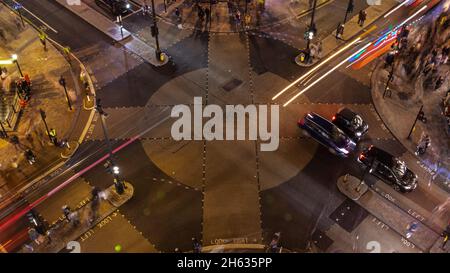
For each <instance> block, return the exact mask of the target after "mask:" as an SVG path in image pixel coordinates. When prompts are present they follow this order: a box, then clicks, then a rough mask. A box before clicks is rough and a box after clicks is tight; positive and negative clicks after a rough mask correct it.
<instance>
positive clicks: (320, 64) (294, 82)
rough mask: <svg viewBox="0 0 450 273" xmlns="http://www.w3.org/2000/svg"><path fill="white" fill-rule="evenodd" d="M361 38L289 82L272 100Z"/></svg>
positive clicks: (357, 39)
mask: <svg viewBox="0 0 450 273" xmlns="http://www.w3.org/2000/svg"><path fill="white" fill-rule="evenodd" d="M360 40H361V37H358V38H356V39H355V40H353V41H352V42H351V43H349V44H348V45H346V46H344V47H343V48H341V49H340V50H339V51H337V52H336V53H334V54H333V55H331V56H330V57H328V58H326V59H325V60H324V61H322V62H321V63H319V64H318V65H316V66H315V67H314V68H313V69H311V70H309V71H308V72H306V73H305V74H303V75H302V76H301V77H300V78H298V79H297V80H295V81H293V82H292V83H291V84H289V85H288V86H286V87H285V88H284V89H283V90H281V91H280V92H279V93H278V94H276V95H275V96H274V97H273V98H272V100H275V99H276V98H278V97H279V96H281V95H282V94H283V93H284V92H286V91H287V90H289V89H290V88H291V87H293V86H294V85H296V84H297V83H298V82H300V81H301V80H303V79H304V78H306V77H307V76H308V75H310V74H311V73H313V72H314V71H316V70H317V69H319V68H320V67H322V66H323V65H324V64H326V63H327V62H328V61H330V60H331V59H333V58H334V57H336V56H337V55H339V54H340V53H341V52H343V51H344V50H346V49H347V48H349V47H351V46H352V45H354V44H355V43H357V42H359V41H360Z"/></svg>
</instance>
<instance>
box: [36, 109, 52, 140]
mask: <svg viewBox="0 0 450 273" xmlns="http://www.w3.org/2000/svg"><path fill="white" fill-rule="evenodd" d="M39 112H40V113H41V118H42V121H43V122H44V125H45V130H46V131H47V135H48V138H49V139H50V142H53V139H52V136H51V135H50V130H49V129H48V125H47V121H46V118H47V115H46V114H45V111H44V110H42V109H39Z"/></svg>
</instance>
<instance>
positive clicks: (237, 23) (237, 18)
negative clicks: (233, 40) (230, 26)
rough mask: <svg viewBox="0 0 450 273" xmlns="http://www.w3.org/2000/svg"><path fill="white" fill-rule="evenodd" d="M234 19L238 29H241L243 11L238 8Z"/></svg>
mask: <svg viewBox="0 0 450 273" xmlns="http://www.w3.org/2000/svg"><path fill="white" fill-rule="evenodd" d="M234 20H235V23H236V30H239V27H240V26H241V12H240V11H239V10H236V13H235V16H234Z"/></svg>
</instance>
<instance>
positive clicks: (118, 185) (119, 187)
mask: <svg viewBox="0 0 450 273" xmlns="http://www.w3.org/2000/svg"><path fill="white" fill-rule="evenodd" d="M96 102H97V103H96V106H95V108H96V110H97V112H98V113H99V115H100V121H101V124H102V129H103V135H104V137H105V140H106V145H107V146H108V152H109V161H110V162H111V164H112V166H110V167H112V170H111V171H112V174H113V177H114V186H115V189H116V192H117V193H118V194H123V193H124V188H125V184H124V183H123V180H122V179H121V178H120V176H119V174H120V172H119V167H118V166H117V165H116V164H115V160H114V153H113V150H112V146H111V142H110V140H109V136H108V130H107V128H106V117H107V115H108V114H107V113H105V111H103V107H102V105H101V103H100V102H101V101H100V99H99V98H97V101H96Z"/></svg>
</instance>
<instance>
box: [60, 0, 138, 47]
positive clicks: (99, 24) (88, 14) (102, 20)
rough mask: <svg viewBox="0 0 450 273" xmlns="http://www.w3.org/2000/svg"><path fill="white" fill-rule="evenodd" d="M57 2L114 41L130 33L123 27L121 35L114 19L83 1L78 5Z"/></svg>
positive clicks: (61, 1) (61, 0)
mask: <svg viewBox="0 0 450 273" xmlns="http://www.w3.org/2000/svg"><path fill="white" fill-rule="evenodd" d="M57 2H58V3H59V4H60V5H62V6H64V7H65V8H67V9H69V10H70V11H71V12H73V13H75V14H77V15H78V16H80V17H81V18H83V19H84V20H85V21H86V22H88V23H89V24H91V25H92V26H94V27H95V28H97V29H98V30H100V31H102V32H103V33H105V34H106V35H108V36H109V37H110V38H111V39H113V40H114V41H121V40H123V39H126V38H127V37H129V36H130V35H131V34H130V33H129V32H128V31H127V30H126V29H123V30H122V31H123V36H122V33H121V31H120V27H119V25H117V24H115V23H114V21H112V20H110V19H108V18H106V17H104V16H102V15H100V14H99V13H98V12H97V11H96V10H94V9H93V8H92V7H91V6H89V5H88V4H86V3H85V2H83V1H80V5H70V4H69V3H68V1H66V0H57Z"/></svg>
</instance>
